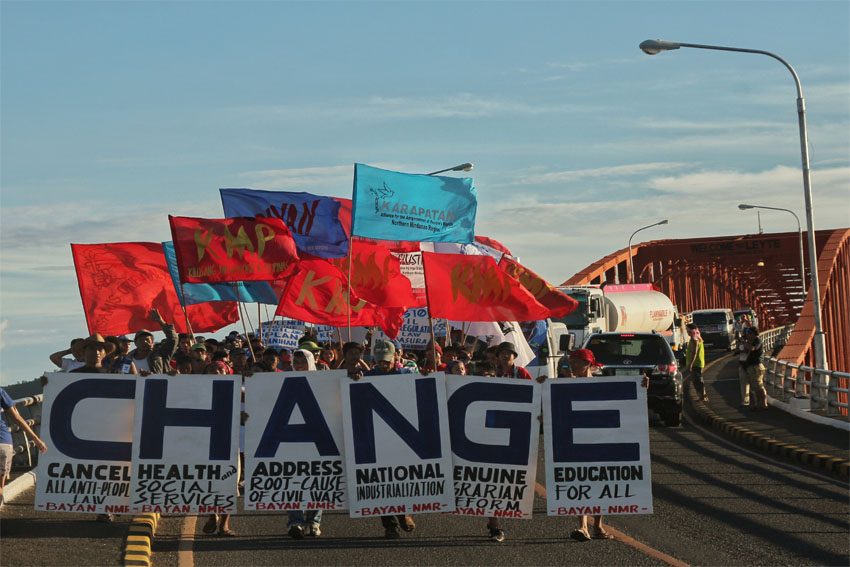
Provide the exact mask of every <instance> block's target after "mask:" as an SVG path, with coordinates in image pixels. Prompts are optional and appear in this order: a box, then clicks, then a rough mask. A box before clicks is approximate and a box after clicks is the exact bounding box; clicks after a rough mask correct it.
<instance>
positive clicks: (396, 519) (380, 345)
mask: <svg viewBox="0 0 850 567" xmlns="http://www.w3.org/2000/svg"><path fill="white" fill-rule="evenodd" d="M372 358H373V359H374V361H375V367H374V368H373V369H371V370H367V371H366V372H365V373H364V374H363V375H364V376H385V375H387V374H411V373H412V370H411V369H409V368H400V369H399V368H395V367H394V366H395V346H394V345H393V343H391V342H390V341H381V340H379V341H375V344H374V345H373V346H372ZM381 525H382V526H383V527H384V537H385V538H387V539H398V538H400V537H401V530H404V531H406V532H412V531H413V530H415V529H416V522H414V521H413V516H409V515H405V514H398V515H395V516H381Z"/></svg>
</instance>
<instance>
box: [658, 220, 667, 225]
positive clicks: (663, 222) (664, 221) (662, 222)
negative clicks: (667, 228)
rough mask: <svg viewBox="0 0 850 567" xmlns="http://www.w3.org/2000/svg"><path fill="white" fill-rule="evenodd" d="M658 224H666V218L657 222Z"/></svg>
mask: <svg viewBox="0 0 850 567" xmlns="http://www.w3.org/2000/svg"><path fill="white" fill-rule="evenodd" d="M658 224H667V219H664V220H663V221H661V222H659V223H658Z"/></svg>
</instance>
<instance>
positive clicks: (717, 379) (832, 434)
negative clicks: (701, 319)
mask: <svg viewBox="0 0 850 567" xmlns="http://www.w3.org/2000/svg"><path fill="white" fill-rule="evenodd" d="M704 378H705V382H706V389H707V392H708V396H709V401H708V402H707V403H704V402H700V401H697V400H696V393H695V391H694V389H693V388H692V387H690V386H689V387H688V394H689V398H690V403H691V406H692V407H693V408H694V409H695V410H696V411H697V413H698V414H699V415H700V417H701V419H703V421H705V422H707V423H709V424H710V425H712V426H713V427H715V428H717V429H720V430H721V431H723V432H724V434H726V435H729V436H732V437H734V438H736V439H740V440H743V441H746V442H748V443H749V444H751V445H755V446H756V447H758V448H760V449H763V450H766V451H768V452H771V453H777V454H781V455H784V456H787V457H789V458H791V459H792V460H795V461H797V462H801V463H804V464H807V465H813V466H814V467H816V468H818V469H821V470H827V471H832V472H835V473H837V474H838V475H839V476H842V477H843V478H847V477H848V464H849V463H848V460H850V435H848V434H847V432H846V431H843V430H841V429H838V428H835V427H830V426H828V425H821V424H818V423H813V422H811V421H808V420H806V419H802V418H799V417H795V416H794V415H792V414H790V413H788V412H785V411H782V410H780V409H777V408H775V407H770V408H768V409H767V410H766V411H757V412H756V411H752V410H749V409H747V408H741V407H739V404H740V402H741V394H740V390H739V385H738V361H737V360H735V358H734V357H731V356H725V357H723V358H720V359H718V360H717V361H715V362H714V363H713V364H712V365H711V366H710V367H709V368H708V369H707V370H706V371H705V373H704Z"/></svg>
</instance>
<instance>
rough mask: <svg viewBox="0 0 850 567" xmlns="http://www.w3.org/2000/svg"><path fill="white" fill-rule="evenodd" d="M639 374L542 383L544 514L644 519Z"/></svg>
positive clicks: (646, 463)
mask: <svg viewBox="0 0 850 567" xmlns="http://www.w3.org/2000/svg"><path fill="white" fill-rule="evenodd" d="M640 381H641V378H640V377H639V376H634V377H631V376H625V377H624V376H618V377H615V378H568V379H560V380H547V381H546V382H545V383H544V384H543V434H544V435H543V437H544V443H545V445H544V446H545V450H546V508H547V512H548V514H549V515H550V516H578V515H582V514H589V515H596V514H604V515H606V516H609V515H614V514H651V513H652V478H651V471H650V456H649V421H648V416H647V407H646V389H645V388H642V387H641V385H640Z"/></svg>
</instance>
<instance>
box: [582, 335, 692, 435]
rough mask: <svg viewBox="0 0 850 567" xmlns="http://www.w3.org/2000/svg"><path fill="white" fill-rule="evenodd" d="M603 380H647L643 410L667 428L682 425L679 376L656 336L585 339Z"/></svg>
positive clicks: (673, 359)
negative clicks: (619, 377) (634, 376)
mask: <svg viewBox="0 0 850 567" xmlns="http://www.w3.org/2000/svg"><path fill="white" fill-rule="evenodd" d="M584 348H587V349H590V350H591V351H592V352H593V356H594V357H595V358H596V361H597V362H599V363H600V364H602V365H603V366H602V375H603V376H617V375H623V374H634V373H635V371H638V373H640V374H644V375H646V376H648V377H649V388H648V390H647V406H648V407H649V409H650V410H651V411H654V412H657V413H658V415H659V416H660V417H661V419H662V421H664V423H665V425H667V426H669V427H676V426H678V425H680V424H681V423H682V404H683V400H684V398H683V394H682V373H681V372H680V371H679V365H678V364H677V363H676V357H675V356H674V355H673V350H672V349H671V348H670V345H669V344H667V341H666V340H665V339H664V337H662V336H661V335H659V334H657V333H596V334H592V335H590V336H589V337H588V338H587V341H586V342H585V344H584Z"/></svg>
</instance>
